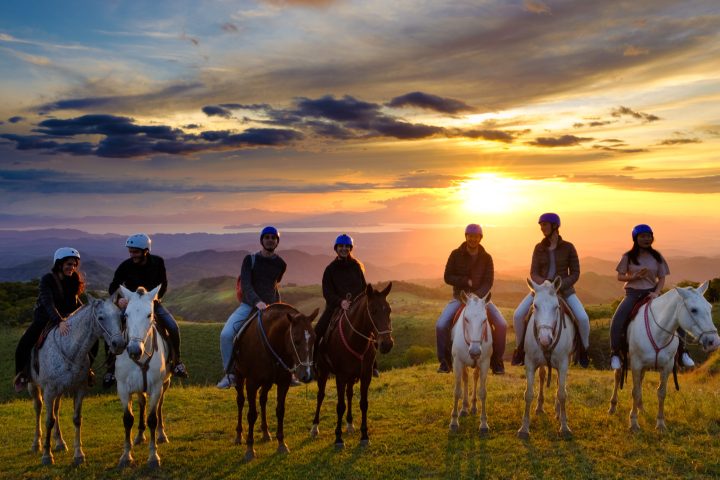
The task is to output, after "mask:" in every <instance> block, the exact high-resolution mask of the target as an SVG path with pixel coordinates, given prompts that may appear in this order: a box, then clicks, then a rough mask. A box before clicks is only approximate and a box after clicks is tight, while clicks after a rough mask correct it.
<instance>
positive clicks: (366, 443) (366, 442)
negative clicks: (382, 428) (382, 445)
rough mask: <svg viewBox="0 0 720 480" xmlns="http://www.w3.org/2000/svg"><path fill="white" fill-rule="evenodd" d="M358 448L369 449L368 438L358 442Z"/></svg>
mask: <svg viewBox="0 0 720 480" xmlns="http://www.w3.org/2000/svg"><path fill="white" fill-rule="evenodd" d="M360 446H361V447H369V446H370V439H369V438H364V439H362V440H360Z"/></svg>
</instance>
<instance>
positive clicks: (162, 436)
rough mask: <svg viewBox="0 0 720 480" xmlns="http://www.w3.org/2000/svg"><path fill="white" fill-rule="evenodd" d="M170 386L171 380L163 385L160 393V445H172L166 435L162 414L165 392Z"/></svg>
mask: <svg viewBox="0 0 720 480" xmlns="http://www.w3.org/2000/svg"><path fill="white" fill-rule="evenodd" d="M169 386H170V380H167V381H166V382H165V383H163V388H162V392H161V393H160V400H159V401H158V407H157V417H158V426H157V443H159V444H160V443H170V440H169V439H168V436H167V434H166V433H165V421H164V420H163V413H162V407H163V402H164V401H165V392H166V391H167V389H168V387H169Z"/></svg>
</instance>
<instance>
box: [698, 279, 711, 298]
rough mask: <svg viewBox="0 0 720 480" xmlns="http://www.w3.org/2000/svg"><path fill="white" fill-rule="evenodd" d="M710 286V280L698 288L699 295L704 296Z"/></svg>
mask: <svg viewBox="0 0 720 480" xmlns="http://www.w3.org/2000/svg"><path fill="white" fill-rule="evenodd" d="M709 286H710V280H705V281H704V282H703V284H702V285H700V286H699V287H698V288H697V291H698V293H699V294H700V295H704V294H705V292H706V291H707V289H708V287H709Z"/></svg>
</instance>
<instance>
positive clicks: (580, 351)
mask: <svg viewBox="0 0 720 480" xmlns="http://www.w3.org/2000/svg"><path fill="white" fill-rule="evenodd" d="M575 362H576V363H579V364H580V366H581V367H582V368H587V367H588V366H589V365H590V359H589V358H588V354H587V349H586V348H585V346H583V344H582V341H578V342H577V346H576V347H575Z"/></svg>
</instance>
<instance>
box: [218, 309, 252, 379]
mask: <svg viewBox="0 0 720 480" xmlns="http://www.w3.org/2000/svg"><path fill="white" fill-rule="evenodd" d="M252 309H253V307H251V306H250V305H248V304H246V303H241V304H240V306H239V307H238V308H236V309H235V311H234V312H233V313H231V314H230V316H229V317H228V319H227V321H226V322H225V326H224V327H223V329H222V331H221V332H220V356H221V357H222V362H223V368H224V369H225V373H231V372H230V359H231V358H232V351H233V339H234V338H235V335H236V334H237V333H238V332H239V331H240V328H241V327H242V326H243V324H244V323H245V322H247V319H248V317H249V316H250V312H252Z"/></svg>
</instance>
